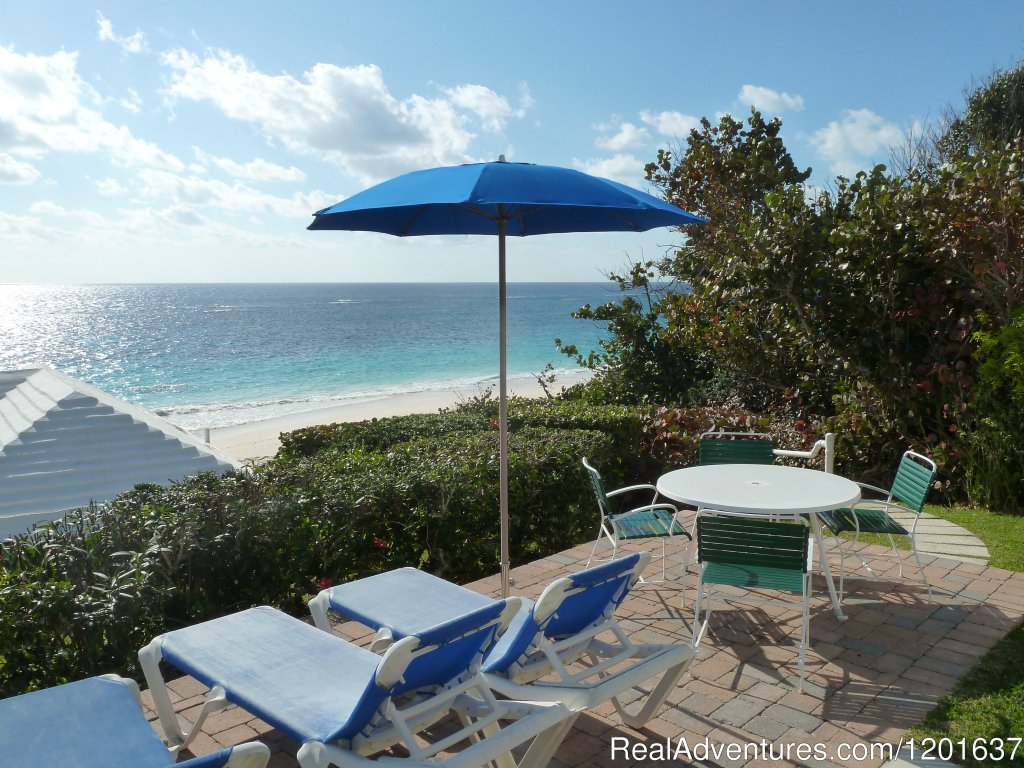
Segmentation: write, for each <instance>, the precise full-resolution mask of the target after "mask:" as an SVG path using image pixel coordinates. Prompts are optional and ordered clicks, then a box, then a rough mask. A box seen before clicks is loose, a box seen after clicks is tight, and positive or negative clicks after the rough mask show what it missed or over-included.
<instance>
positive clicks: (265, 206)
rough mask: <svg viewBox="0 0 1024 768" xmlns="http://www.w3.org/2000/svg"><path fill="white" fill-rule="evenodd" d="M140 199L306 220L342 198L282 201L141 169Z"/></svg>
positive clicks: (237, 185)
mask: <svg viewBox="0 0 1024 768" xmlns="http://www.w3.org/2000/svg"><path fill="white" fill-rule="evenodd" d="M137 178H138V181H139V183H140V186H139V189H138V192H139V194H140V195H141V197H142V198H143V199H146V200H152V201H161V202H167V203H169V204H170V205H171V206H180V207H183V208H192V209H196V208H198V209H201V210H202V211H204V212H210V211H213V210H219V211H226V212H230V213H233V214H245V215H260V216H280V217H285V218H293V219H308V218H309V217H310V216H311V215H312V214H313V211H316V210H319V209H320V208H323V207H325V206H327V205H330V204H332V203H336V202H337V201H338V200H339V199H340V198H341V196H340V195H330V194H328V193H326V192H322V191H320V190H316V191H314V192H310V193H302V192H296V193H295V194H293V195H292V196H291V197H282V196H279V195H271V194H268V193H266V192H261V191H260V190H258V189H254V188H253V187H250V186H248V185H246V184H242V183H241V182H237V181H236V182H234V183H231V184H228V183H227V182H224V181H220V180H219V179H206V178H202V177H200V176H194V175H192V176H183V175H179V174H176V173H171V172H169V171H164V170H159V169H156V168H144V169H142V170H141V171H139V173H138V175H137Z"/></svg>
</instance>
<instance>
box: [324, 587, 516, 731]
mask: <svg viewBox="0 0 1024 768" xmlns="http://www.w3.org/2000/svg"><path fill="white" fill-rule="evenodd" d="M520 604H521V601H520V600H519V598H517V597H510V598H508V599H507V600H499V601H496V602H494V603H493V604H491V605H487V606H484V607H483V608H478V609H477V610H475V611H472V612H471V613H467V614H465V615H463V616H459V617H457V618H455V619H452V620H451V621H447V622H444V623H442V624H438V625H436V626H434V627H431V628H430V629H427V630H424V631H422V632H420V633H419V634H416V635H409V636H408V637H403V638H402V639H401V640H399V641H398V642H396V643H395V644H393V645H391V646H390V647H389V648H388V650H387V651H386V652H385V654H384V656H383V658H381V660H380V663H379V664H378V665H377V670H376V672H375V674H374V677H373V680H372V681H370V682H369V684H367V686H366V688H365V689H364V690H363V693H362V695H361V697H360V699H359V702H358V704H357V705H356V706H355V707H354V708H353V712H352V715H351V716H350V717H349V718H348V720H347V722H346V725H345V726H344V727H343V728H341V729H339V730H337V731H336V732H334V733H333V734H332V739H349V738H352V737H353V736H355V735H356V734H357V733H360V732H363V733H368V732H369V730H370V729H371V728H372V726H373V725H374V723H375V722H376V719H377V715H379V714H380V713H381V711H382V707H383V705H384V703H385V702H386V701H387V700H388V699H389V698H392V697H394V696H399V695H401V694H403V693H406V692H407V691H414V690H418V689H423V688H430V687H434V686H441V685H446V684H449V683H452V682H453V681H459V680H464V679H466V678H467V677H468V676H470V675H473V674H475V673H476V672H477V671H478V670H479V669H480V665H481V662H482V661H483V656H484V654H485V653H487V651H489V650H490V649H491V648H492V647H493V646H494V643H495V641H496V639H497V637H498V635H500V634H501V633H502V632H503V631H504V630H505V628H506V627H507V626H508V624H509V622H510V621H511V620H512V617H513V616H514V615H515V614H516V613H517V612H518V611H519V606H520Z"/></svg>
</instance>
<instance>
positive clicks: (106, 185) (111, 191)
mask: <svg viewBox="0 0 1024 768" xmlns="http://www.w3.org/2000/svg"><path fill="white" fill-rule="evenodd" d="M93 183H94V184H95V185H96V191H97V192H99V193H100V195H102V196H103V197H117V196H118V195H123V194H125V193H126V192H127V191H128V190H127V189H125V188H124V187H122V186H121V182H119V181H118V180H117V179H111V178H106V179H99V180H97V181H95V182H93Z"/></svg>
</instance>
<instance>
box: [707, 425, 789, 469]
mask: <svg viewBox="0 0 1024 768" xmlns="http://www.w3.org/2000/svg"><path fill="white" fill-rule="evenodd" d="M773 449H774V442H773V440H772V437H771V435H768V434H763V433H760V432H705V433H704V434H703V435H701V436H700V450H699V458H698V461H699V462H700V464H701V466H710V465H713V464H771V463H773V462H774V461H775V454H774V453H773Z"/></svg>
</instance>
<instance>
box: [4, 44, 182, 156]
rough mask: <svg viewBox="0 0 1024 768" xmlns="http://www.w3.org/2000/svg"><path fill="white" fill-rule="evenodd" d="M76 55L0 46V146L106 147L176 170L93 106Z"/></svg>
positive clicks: (46, 149) (19, 150)
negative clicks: (41, 53)
mask: <svg viewBox="0 0 1024 768" xmlns="http://www.w3.org/2000/svg"><path fill="white" fill-rule="evenodd" d="M77 61H78V55H77V54H76V53H68V52H67V51H58V52H57V53H54V54H52V55H50V56H37V55H33V54H26V55H24V56H23V55H21V54H18V53H15V52H14V50H13V48H6V47H4V46H0V104H2V105H3V110H2V112H0V150H7V151H9V152H10V153H11V154H13V155H20V156H22V157H30V158H32V157H42V156H44V155H46V154H48V153H50V152H90V153H91V152H106V153H107V154H109V155H110V157H111V158H112V159H113V161H114V162H116V163H118V164H120V165H124V166H129V167H136V166H153V167H160V168H168V169H171V170H181V169H183V168H184V164H183V163H182V162H181V161H180V160H179V159H178V158H176V157H175V156H174V155H171V154H169V153H167V152H164V151H163V150H162V149H160V148H159V147H158V146H157V145H156V144H153V143H152V142H149V141H145V140H144V139H140V138H137V137H136V136H134V135H132V132H131V131H130V130H129V129H128V128H127V127H126V126H124V125H115V124H113V123H111V122H109V121H107V120H105V119H104V118H103V115H102V114H101V113H100V112H99V111H97V109H95V108H94V106H98V105H99V104H100V103H101V101H102V100H101V99H100V97H99V95H98V94H97V93H96V91H95V90H94V89H93V88H92V86H90V85H89V84H88V83H86V82H85V81H84V80H82V78H81V77H80V76H79V74H78V71H77Z"/></svg>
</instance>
